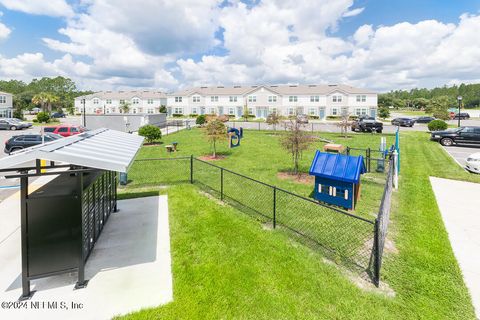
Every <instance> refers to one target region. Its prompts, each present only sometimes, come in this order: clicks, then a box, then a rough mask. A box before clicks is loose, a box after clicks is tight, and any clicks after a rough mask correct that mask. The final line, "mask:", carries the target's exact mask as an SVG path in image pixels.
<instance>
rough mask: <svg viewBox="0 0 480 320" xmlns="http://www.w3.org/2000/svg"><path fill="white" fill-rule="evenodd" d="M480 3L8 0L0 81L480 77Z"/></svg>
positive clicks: (437, 81)
mask: <svg viewBox="0 0 480 320" xmlns="http://www.w3.org/2000/svg"><path fill="white" fill-rule="evenodd" d="M479 30H480V0H403V1H392V0H136V1H131V0H48V1H44V0H0V79H4V80H9V79H18V80H24V81H30V80H31V79H33V78H40V77H44V76H58V75H60V76H65V77H70V78H72V79H73V80H74V81H75V82H76V83H77V86H78V87H79V88H80V89H83V90H93V91H98V90H120V89H140V88H143V89H157V90H164V91H175V90H178V89H183V88H186V87H191V86H200V85H202V86H203V85H251V84H307V83H308V84H314V83H315V84H324V83H344V84H349V85H353V86H358V87H364V88H369V89H372V90H377V91H378V92H385V91H389V90H397V89H410V88H414V87H427V88H431V87H436V86H443V85H453V84H459V83H462V82H464V83H475V82H480V33H479Z"/></svg>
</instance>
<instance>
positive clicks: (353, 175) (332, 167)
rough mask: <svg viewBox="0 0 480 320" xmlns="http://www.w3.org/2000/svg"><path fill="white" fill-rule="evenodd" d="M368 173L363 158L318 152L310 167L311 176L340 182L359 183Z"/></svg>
mask: <svg viewBox="0 0 480 320" xmlns="http://www.w3.org/2000/svg"><path fill="white" fill-rule="evenodd" d="M365 172H366V168H365V164H364V162H363V157H362V156H358V157H355V156H347V155H343V154H339V153H325V152H320V151H318V150H317V152H316V153H315V157H314V158H313V161H312V165H311V166H310V172H309V173H310V175H312V176H317V177H323V178H329V179H333V180H338V181H344V182H351V183H358V182H359V181H360V175H361V174H363V173H365Z"/></svg>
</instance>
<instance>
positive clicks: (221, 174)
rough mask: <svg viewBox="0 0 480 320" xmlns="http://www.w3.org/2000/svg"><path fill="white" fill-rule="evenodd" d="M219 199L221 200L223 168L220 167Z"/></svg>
mask: <svg viewBox="0 0 480 320" xmlns="http://www.w3.org/2000/svg"><path fill="white" fill-rule="evenodd" d="M220 200H222V201H223V168H220Z"/></svg>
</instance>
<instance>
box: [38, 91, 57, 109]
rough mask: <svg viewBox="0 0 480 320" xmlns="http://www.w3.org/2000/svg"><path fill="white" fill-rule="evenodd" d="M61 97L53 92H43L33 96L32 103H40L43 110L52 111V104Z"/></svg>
mask: <svg viewBox="0 0 480 320" xmlns="http://www.w3.org/2000/svg"><path fill="white" fill-rule="evenodd" d="M58 101H59V98H58V97H57V96H56V95H53V94H51V93H47V92H42V93H38V94H36V95H34V96H33V98H32V103H33V104H36V105H40V107H41V108H42V110H43V111H45V112H48V113H50V112H52V104H54V103H57V102H58Z"/></svg>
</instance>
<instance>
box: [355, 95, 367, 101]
mask: <svg viewBox="0 0 480 320" xmlns="http://www.w3.org/2000/svg"><path fill="white" fill-rule="evenodd" d="M365 101H367V96H366V95H358V96H357V102H365Z"/></svg>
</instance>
